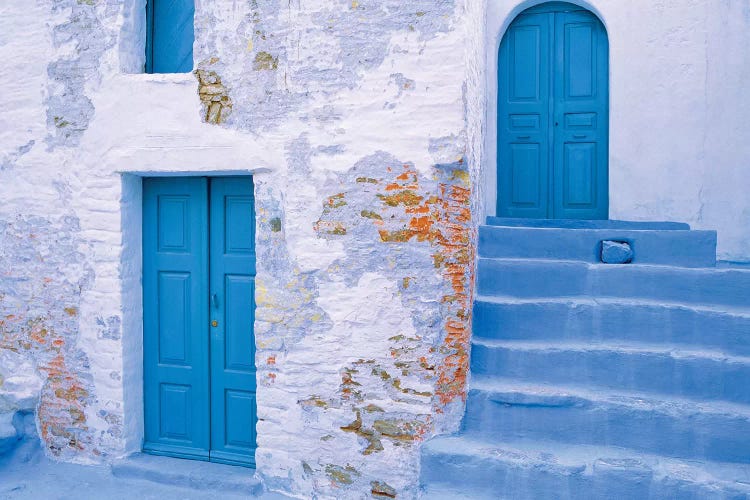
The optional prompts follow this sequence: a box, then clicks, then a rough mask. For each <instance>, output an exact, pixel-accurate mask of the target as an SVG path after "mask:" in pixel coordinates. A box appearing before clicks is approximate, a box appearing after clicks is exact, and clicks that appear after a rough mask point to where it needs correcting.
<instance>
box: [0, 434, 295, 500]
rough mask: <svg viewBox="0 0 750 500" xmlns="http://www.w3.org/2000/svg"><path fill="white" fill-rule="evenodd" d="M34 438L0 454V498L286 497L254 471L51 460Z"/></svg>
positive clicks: (158, 462) (158, 461)
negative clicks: (267, 489)
mask: <svg viewBox="0 0 750 500" xmlns="http://www.w3.org/2000/svg"><path fill="white" fill-rule="evenodd" d="M37 443H38V441H37V439H36V438H34V439H29V440H26V441H25V442H23V443H22V444H21V445H20V446H18V447H17V448H16V449H15V450H14V451H13V452H11V453H10V454H8V455H6V456H3V457H0V499H2V500H6V499H7V500H11V499H12V500H32V499H33V500H40V499H44V500H67V499H71V500H73V499H75V500H89V499H91V500H94V499H95V500H102V499H105V500H131V499H138V500H198V499H201V500H203V499H206V498H217V499H219V498H220V499H222V500H223V499H227V500H232V499H241V498H245V499H246V498H260V499H262V500H285V499H288V498H289V497H287V496H285V495H281V494H278V493H270V492H263V489H262V486H261V485H260V483H259V482H258V481H257V480H255V479H254V478H253V470H252V469H247V468H241V467H231V466H225V465H219V464H208V463H204V462H192V461H189V460H177V459H170V458H160V457H150V456H148V457H145V460H140V458H142V457H136V458H135V459H134V460H127V461H124V462H120V463H118V464H115V465H113V466H112V467H110V466H87V465H76V464H67V463H57V462H52V461H50V460H49V459H48V458H46V457H45V456H44V453H43V452H42V450H41V449H40V447H39V445H38V444H37Z"/></svg>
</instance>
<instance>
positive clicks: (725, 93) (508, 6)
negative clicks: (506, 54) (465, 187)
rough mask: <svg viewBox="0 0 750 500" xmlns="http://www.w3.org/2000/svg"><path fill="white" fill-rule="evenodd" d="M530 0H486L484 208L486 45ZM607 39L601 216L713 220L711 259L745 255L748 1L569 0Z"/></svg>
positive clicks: (702, 225) (749, 153)
mask: <svg viewBox="0 0 750 500" xmlns="http://www.w3.org/2000/svg"><path fill="white" fill-rule="evenodd" d="M539 3H542V2H540V1H537V0H527V1H523V2H519V1H518V0H488V11H487V12H488V15H487V21H486V22H487V31H486V45H487V47H488V50H487V51H486V64H487V68H488V71H487V73H486V75H487V85H488V91H489V92H488V105H487V124H488V129H487V135H486V140H487V142H486V145H487V163H486V167H487V168H485V170H484V173H485V186H486V187H487V188H488V189H489V190H491V192H489V193H488V196H487V197H486V202H487V203H486V208H485V210H486V213H488V214H490V215H492V214H494V213H495V196H496V187H495V162H496V160H495V158H496V148H495V137H496V128H495V125H494V124H495V120H496V116H497V82H496V78H497V76H496V75H497V50H496V49H495V47H499V45H500V40H501V39H502V35H503V34H504V33H505V30H506V28H507V27H508V25H509V24H510V23H511V22H512V21H513V19H514V18H515V16H516V15H518V14H519V13H520V12H521V11H523V10H524V9H526V8H528V7H531V6H533V5H536V4H539ZM571 3H575V4H578V5H582V6H584V7H586V8H588V9H590V10H592V11H593V12H594V13H596V14H597V15H598V16H599V18H600V19H601V20H602V21H603V23H604V25H605V27H606V28H607V32H608V35H609V43H610V157H609V158H610V164H609V172H610V187H609V193H610V194H609V196H610V218H613V219H624V220H673V221H682V222H688V223H690V224H691V226H693V227H694V228H696V229H716V230H717V231H718V237H719V245H718V256H719V258H720V259H722V260H729V261H742V262H748V261H750V197H748V196H747V194H746V192H747V190H748V186H750V141H749V140H748V139H749V138H750V127H748V125H747V117H748V116H749V114H750V93H748V92H747V90H746V88H747V84H746V82H747V81H748V79H749V78H750V57H748V47H750V2H747V1H746V0H726V1H717V0H658V1H654V0H628V1H626V2H624V1H622V0H585V1H584V0H571Z"/></svg>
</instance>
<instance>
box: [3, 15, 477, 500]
mask: <svg viewBox="0 0 750 500" xmlns="http://www.w3.org/2000/svg"><path fill="white" fill-rule="evenodd" d="M144 5H145V0H135V1H129V0H127V1H126V0H62V1H59V0H58V1H52V0H44V1H43V0H38V1H33V2H28V1H26V0H10V1H8V2H3V3H2V5H0V57H2V58H3V59H4V61H5V67H6V70H7V71H8V73H7V74H12V75H13V78H12V79H5V80H4V81H3V83H2V87H3V90H4V93H5V96H6V101H5V105H4V106H3V107H2V108H1V109H0V198H1V199H2V200H3V203H2V205H0V229H2V232H1V233H0V246H1V247H2V255H0V354H3V353H4V352H8V353H10V352H12V353H20V354H21V356H22V358H23V359H20V360H18V363H27V365H28V362H29V361H30V362H31V363H32V364H33V366H34V367H35V369H36V371H37V374H38V375H39V377H36V378H35V377H30V378H29V380H31V381H33V382H35V383H38V381H39V379H40V378H41V379H42V380H43V381H44V384H43V386H42V389H41V391H40V392H41V393H40V396H39V403H38V405H37V416H38V418H37V425H38V428H39V432H40V435H41V438H42V440H43V442H44V444H45V445H46V449H47V451H48V452H49V454H50V455H51V456H53V457H56V458H59V459H62V460H73V461H83V462H96V461H101V460H112V459H115V458H117V457H120V456H123V455H124V454H127V453H130V452H133V451H138V450H139V449H140V445H141V439H142V436H143V419H142V414H143V402H142V368H141V366H142V328H141V315H142V307H141V300H142V297H141V288H140V273H141V258H140V252H141V247H140V245H141V240H140V239H141V181H140V180H141V178H142V177H143V176H151V175H224V174H233V175H237V174H250V173H251V174H253V176H254V180H255V186H256V193H255V195H256V203H257V207H256V208H257V221H256V224H257V242H256V243H257V255H258V276H257V290H258V292H257V306H258V308H257V312H256V340H257V342H256V344H257V353H258V354H257V358H256V363H257V365H258V395H257V396H258V405H259V408H258V414H259V418H260V421H259V423H258V445H259V448H258V452H257V456H256V458H257V462H258V472H259V473H260V474H261V476H262V477H263V478H264V480H265V482H266V484H267V485H268V486H269V487H270V488H274V489H280V490H284V491H287V492H289V493H292V494H295V495H299V496H301V497H310V496H312V495H316V496H318V497H319V498H327V497H347V498H359V497H365V496H366V497H369V496H372V495H381V496H382V495H385V496H390V495H394V494H398V495H399V497H400V498H410V497H415V496H416V495H417V490H416V486H417V481H418V475H419V446H420V443H421V442H423V441H424V440H425V439H427V438H429V437H430V436H431V435H433V434H435V433H439V432H445V431H450V430H452V429H455V428H456V427H457V426H458V423H459V421H460V417H461V414H462V411H463V401H464V398H465V390H466V377H467V368H468V338H469V335H470V331H471V313H470V311H471V308H470V305H471V286H472V274H473V266H474V255H473V248H474V241H475V226H476V224H477V223H478V219H477V218H476V217H474V215H476V214H478V213H479V210H478V207H479V206H480V204H479V194H478V193H479V192H480V189H479V188H478V186H477V185H476V182H475V179H476V178H478V175H479V174H478V170H479V165H480V155H481V149H482V139H481V138H482V134H481V122H482V119H483V114H482V112H481V110H482V96H483V90H482V88H483V85H484V77H483V76H482V74H481V71H482V67H483V65H482V64H481V60H482V59H481V53H482V52H481V51H482V47H481V41H482V39H483V36H482V30H483V22H482V19H483V17H482V15H483V5H482V3H481V2H464V1H463V0H437V1H436V0H419V1H416V2H409V3H404V2H402V1H400V0H359V1H354V0H315V1H313V0H293V1H292V2H287V1H283V2H282V1H279V0H270V1H263V2H260V1H258V2H255V1H235V0H216V1H198V2H197V5H196V17H195V26H196V42H195V62H196V67H197V68H198V69H199V70H200V71H199V72H198V73H197V74H196V75H193V74H185V75H145V74H139V73H140V69H141V68H142V65H143V59H144V58H143V53H144V39H143V36H144V32H145V29H144V10H143V9H144ZM208 80H211V81H220V85H221V87H222V88H221V89H220V94H218V95H219V98H218V101H217V102H220V104H221V106H220V108H211V107H210V104H209V105H208V106H206V107H204V102H206V103H210V102H213V101H211V98H212V96H213V95H215V94H210V95H209V94H207V93H206V90H207V88H206V87H205V86H204V85H203V84H205V83H206V82H207V81H208ZM199 83H201V85H199ZM216 90H217V89H216V88H215V87H212V90H211V92H214V91H216ZM199 94H200V95H199ZM218 109H221V111H220V112H219V111H218ZM217 113H218V114H217ZM210 122H213V123H210ZM215 122H219V123H215ZM249 222H250V221H249ZM13 356H16V354H14V355H13ZM11 357H12V356H10V355H8V356H6V357H5V358H7V359H11ZM16 357H17V356H16ZM0 359H4V358H3V357H2V356H0ZM13 359H16V358H15V357H14V358H13ZM14 362H15V361H14ZM27 365H24V366H27ZM2 391H3V389H1V388H0V392H2ZM27 399H28V398H27ZM24 401H25V400H24ZM32 401H33V399H32ZM19 404H20V403H18V404H17V405H16V406H18V405H19ZM24 404H28V403H24ZM13 409H14V408H10V411H13ZM15 409H16V410H17V409H21V408H20V407H18V408H15ZM4 411H6V412H7V409H6V410H4ZM3 418H4V420H3V422H4V421H5V420H8V419H7V418H5V417H3ZM5 427H7V426H5ZM5 427H4V428H3V431H5V430H7V429H5Z"/></svg>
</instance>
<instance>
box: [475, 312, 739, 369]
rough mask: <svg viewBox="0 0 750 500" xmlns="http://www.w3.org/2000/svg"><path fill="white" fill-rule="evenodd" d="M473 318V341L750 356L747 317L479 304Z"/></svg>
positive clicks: (706, 313)
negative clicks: (635, 346) (614, 345)
mask: <svg viewBox="0 0 750 500" xmlns="http://www.w3.org/2000/svg"><path fill="white" fill-rule="evenodd" d="M473 318H474V319H473V321H474V336H475V338H486V339H496V340H525V341H532V342H533V341H538V340H555V341H560V342H565V341H576V342H593V343H602V342H612V341H627V342H643V343H666V344H671V345H681V346H699V347H707V348H711V349H720V350H722V351H724V352H726V353H729V354H735V355H742V356H748V355H750V316H738V315H731V314H723V313H718V312H712V311H705V310H695V309H690V308H684V307H668V306H651V305H625V304H575V305H572V304H567V303H555V302H547V303H544V302H541V303H522V304H513V303H510V304H496V303H490V302H481V301H478V302H476V303H475V305H474V317H473Z"/></svg>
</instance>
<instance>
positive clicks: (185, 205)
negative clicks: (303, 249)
mask: <svg viewBox="0 0 750 500" xmlns="http://www.w3.org/2000/svg"><path fill="white" fill-rule="evenodd" d="M254 210H255V209H254V198H253V182H252V178H249V177H226V178H205V177H204V178H185V177H183V178H148V179H144V181H143V314H144V318H143V319H144V321H143V327H144V406H145V415H144V417H145V439H144V445H143V449H144V451H146V452H149V453H154V454H161V455H170V456H176V457H181V458H192V459H198V460H210V461H212V462H222V463H229V464H235V465H247V466H254V465H255V448H256V432H255V426H256V421H257V416H256V398H255V389H256V380H255V338H254V334H253V324H254V317H255V213H254Z"/></svg>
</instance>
